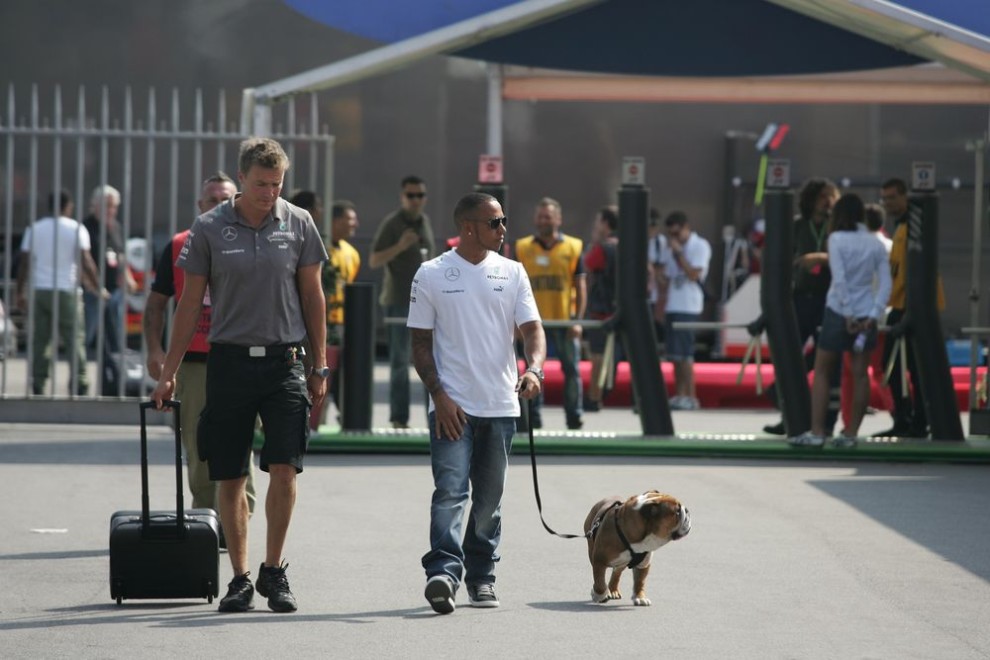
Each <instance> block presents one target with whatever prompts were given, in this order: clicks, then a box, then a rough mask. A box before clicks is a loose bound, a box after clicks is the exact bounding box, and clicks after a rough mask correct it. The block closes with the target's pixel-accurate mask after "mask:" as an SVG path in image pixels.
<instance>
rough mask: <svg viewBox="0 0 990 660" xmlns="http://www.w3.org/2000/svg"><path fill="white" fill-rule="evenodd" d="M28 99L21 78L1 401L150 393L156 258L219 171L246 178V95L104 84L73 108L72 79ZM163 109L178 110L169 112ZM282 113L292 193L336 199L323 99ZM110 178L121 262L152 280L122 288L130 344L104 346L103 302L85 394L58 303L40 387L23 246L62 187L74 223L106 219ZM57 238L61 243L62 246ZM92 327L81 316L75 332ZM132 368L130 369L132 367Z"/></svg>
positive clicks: (6, 198) (11, 92)
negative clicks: (99, 197)
mask: <svg viewBox="0 0 990 660" xmlns="http://www.w3.org/2000/svg"><path fill="white" fill-rule="evenodd" d="M27 96H28V99H27V102H26V104H24V106H19V105H18V103H17V97H16V94H15V89H14V86H13V85H11V86H10V87H9V88H8V92H7V103H6V110H5V111H0V145H2V149H0V154H2V155H0V158H2V160H0V213H2V234H0V238H2V243H0V260H2V262H0V277H2V278H3V280H2V287H0V294H2V305H3V306H2V307H0V337H2V339H0V356H2V357H3V361H2V362H0V398H2V399H38V398H42V399H44V398H47V399H53V400H54V399H63V398H69V399H91V398H98V397H103V398H106V396H109V397H111V398H116V399H125V398H128V397H132V396H140V395H143V394H144V392H145V391H146V390H147V388H148V386H149V384H150V383H149V379H147V378H146V377H145V373H144V372H145V369H144V365H145V363H146V358H147V355H146V346H145V344H144V341H143V340H142V337H141V323H140V315H141V311H142V309H143V301H144V299H145V297H146V296H147V293H148V292H149V290H150V286H151V283H152V281H153V278H154V272H153V271H154V268H155V265H156V261H157V258H158V256H159V255H160V254H161V250H162V248H163V247H164V245H165V243H166V242H167V241H169V240H170V239H171V237H172V236H173V235H174V234H175V233H176V232H177V231H181V230H184V229H186V228H188V227H189V226H190V225H191V224H192V221H193V220H194V219H195V217H196V215H197V214H198V211H197V210H196V200H197V198H198V195H199V192H200V189H201V186H202V182H203V180H204V179H205V178H207V177H208V176H210V175H212V174H213V173H215V172H217V171H218V170H224V171H227V172H228V173H229V174H230V175H231V176H232V177H233V178H235V179H236V176H235V175H236V168H237V153H238V147H239V144H240V142H241V141H242V140H244V139H245V138H247V137H250V136H249V135H248V134H246V132H245V131H244V130H242V128H241V127H240V125H241V124H243V125H247V124H245V123H244V122H243V120H242V112H241V111H240V109H239V108H237V107H236V104H238V103H240V100H241V97H240V95H239V94H234V95H230V97H229V98H228V95H227V94H225V92H224V91H223V90H219V91H218V92H216V94H215V96H214V97H212V98H207V97H206V96H205V95H204V93H203V91H202V90H199V89H197V90H194V91H193V93H192V94H191V96H192V99H191V100H188V101H186V102H183V99H181V98H180V93H179V91H178V90H172V92H171V93H170V94H169V95H168V99H167V101H166V102H165V103H162V101H161V99H160V98H159V95H158V94H157V93H156V91H155V90H154V89H149V90H148V92H147V95H146V97H143V98H141V99H136V98H135V96H134V95H133V94H132V92H131V89H130V88H127V89H124V90H121V91H119V92H117V93H115V94H112V93H111V91H110V90H109V89H108V88H106V87H103V88H102V89H101V90H100V93H99V95H98V98H96V99H93V98H90V97H88V95H87V92H86V89H85V88H82V87H80V88H79V90H78V94H77V97H76V101H75V104H74V106H75V107H74V108H71V109H70V108H69V107H68V106H69V105H70V104H69V103H66V102H65V101H64V100H63V94H62V90H61V88H60V87H54V88H53V89H52V90H51V91H50V92H47V93H42V92H39V89H38V87H37V86H32V88H31V89H30V93H29V94H28V95H27ZM162 105H164V106H166V108H165V111H164V112H162V108H161V107H160V106H162ZM280 110H281V111H283V112H284V116H280V117H277V118H276V121H275V123H274V124H273V126H274V127H275V131H274V132H273V133H272V134H271V135H270V136H269V137H272V138H275V139H277V140H279V141H280V142H281V143H282V145H283V147H284V148H285V150H286V153H287V154H288V156H289V159H290V161H291V163H292V166H291V167H290V169H289V171H288V172H287V173H286V178H285V182H284V188H283V189H284V190H285V192H286V194H288V193H289V192H290V191H292V190H293V189H295V188H296V186H299V187H304V188H308V189H310V190H314V191H316V192H318V193H319V194H320V195H321V196H322V197H323V198H324V199H326V200H332V199H333V160H334V153H333V149H334V138H333V136H332V135H330V134H329V133H328V132H327V128H326V127H325V126H323V127H321V126H320V122H319V116H318V104H317V99H316V96H315V95H310V96H309V97H298V98H294V99H291V100H290V101H289V102H288V103H286V104H283V105H282V106H281V107H280ZM115 113H116V114H115ZM139 113H141V114H140V116H139ZM208 113H209V115H208ZM208 116H209V117H213V119H208V118H207V117H208ZM231 118H233V119H231ZM228 168H229V169H228ZM105 185H111V186H113V187H115V188H117V189H118V190H119V192H120V195H121V201H120V207H119V212H118V215H117V218H118V222H119V227H120V231H121V235H122V238H123V239H124V241H125V244H126V247H127V249H125V250H124V251H123V254H121V255H119V262H120V263H119V267H120V268H121V269H125V268H126V269H130V271H131V273H132V274H133V275H134V276H135V280H136V281H137V282H138V283H139V284H140V286H139V288H138V290H136V291H134V292H129V291H127V287H126V286H125V287H122V289H123V292H122V296H121V298H122V301H121V303H122V304H121V305H120V306H119V315H118V316H117V319H116V320H117V321H118V322H117V323H116V324H115V325H116V326H117V328H118V335H117V337H116V340H117V341H116V342H115V343H116V344H117V346H120V347H122V348H121V351H120V352H119V353H108V352H107V351H105V350H104V347H105V343H106V340H107V337H106V336H105V330H106V325H105V310H106V302H105V301H104V300H103V299H99V300H98V312H97V314H96V318H97V320H98V330H97V333H96V341H97V346H96V348H95V351H94V352H93V356H92V358H93V359H92V360H91V361H89V362H87V364H86V369H87V374H88V375H89V382H90V386H89V392H88V394H85V395H83V394H80V393H78V392H77V391H76V389H75V388H72V387H69V385H71V384H72V383H75V382H77V381H76V376H77V374H76V373H75V370H76V367H75V364H76V362H75V357H76V346H75V342H72V343H70V344H69V345H63V346H59V343H58V336H59V333H58V332H57V328H58V324H59V322H60V319H59V318H58V315H59V310H58V305H54V311H53V315H52V318H51V326H52V327H51V329H52V332H51V337H52V339H51V343H50V345H49V349H50V353H51V358H52V363H53V364H52V369H51V372H50V375H49V377H48V379H47V381H46V383H45V387H44V390H43V392H42V393H41V394H35V393H33V389H34V388H33V387H32V382H31V381H32V376H31V374H32V364H33V357H32V354H33V352H34V351H33V350H32V349H33V348H34V346H33V345H32V342H33V334H34V333H33V330H34V325H35V322H36V316H37V313H36V310H37V309H38V307H39V300H40V298H39V294H38V290H37V289H36V287H35V286H34V284H35V283H34V281H33V278H32V281H31V282H30V283H29V285H28V287H27V289H26V302H27V304H26V309H19V308H18V305H17V300H16V299H15V298H16V296H15V293H16V288H15V287H16V278H17V268H18V267H19V265H20V261H21V259H31V252H30V251H28V252H22V251H21V250H22V245H21V242H22V236H23V234H24V231H25V230H26V229H27V228H28V227H29V226H30V225H31V224H32V223H33V222H34V221H35V220H37V219H39V218H42V217H45V216H50V215H54V216H55V217H57V216H58V212H57V211H58V209H57V208H56V209H55V213H54V214H53V213H51V212H50V211H49V196H50V195H51V194H53V193H54V196H55V198H56V199H57V198H58V194H57V193H58V191H60V190H66V191H67V192H69V194H70V195H71V196H72V198H73V199H74V202H75V213H74V219H75V220H76V221H78V222H79V223H80V224H81V223H82V221H83V218H84V217H85V216H86V215H87V214H88V212H89V211H103V213H100V214H99V217H105V215H106V214H105V211H106V206H105V202H104V203H103V205H102V208H99V209H91V208H89V207H88V201H89V199H90V191H92V190H94V189H95V188H96V187H98V186H105ZM55 206H56V207H57V206H58V204H57V203H56V205H55ZM330 206H331V205H330V204H329V203H328V204H325V205H324V217H322V218H316V219H315V220H316V221H317V224H318V225H320V226H321V228H322V230H323V234H324V236H329V227H330V215H329V214H330ZM106 231H107V226H106V223H104V222H101V223H100V236H99V238H98V237H96V236H94V237H92V238H93V240H94V241H95V242H98V243H99V244H101V245H104V246H106V245H107V242H106ZM53 236H54V232H53ZM56 246H57V242H54V241H53V248H55V249H56V250H57V247H56ZM63 249H64V248H63ZM74 252H75V255H76V256H75V260H73V259H72V258H71V257H72V255H68V254H61V255H59V254H57V252H56V257H57V258H56V260H55V269H56V275H57V273H58V272H59V270H60V269H63V268H66V269H72V268H76V269H78V267H79V263H78V261H79V256H78V252H79V250H78V249H76V250H75V251H74ZM104 256H105V255H100V258H97V259H95V261H96V265H97V267H98V268H99V280H100V282H101V283H102V282H103V281H104V278H105V270H106V264H107V259H106V258H104ZM28 263H29V264H30V262H28ZM29 271H30V268H29ZM77 291H78V292H79V293H81V290H80V289H78V288H77ZM42 302H43V301H42ZM82 323H84V321H83V319H82V318H79V317H78V315H76V318H74V319H73V324H75V325H74V328H75V329H78V327H79V325H78V324H82ZM73 336H75V334H73ZM59 357H62V358H64V359H63V360H61V361H60V360H59ZM65 359H67V363H68V364H65ZM108 361H113V363H114V365H116V366H118V367H119V369H118V372H119V373H120V377H119V378H116V379H115V381H116V391H111V392H104V389H105V388H104V387H103V385H104V379H105V378H106V374H107V370H106V368H107V367H108V366H113V365H108ZM127 365H130V369H129V370H130V374H129V375H127V374H125V372H126V370H127ZM129 380H130V381H135V380H136V381H137V382H138V384H139V385H138V390H137V391H134V389H133V388H129V387H128V385H127V382H128V381H129ZM104 395H106V396H104ZM8 408H9V407H8Z"/></svg>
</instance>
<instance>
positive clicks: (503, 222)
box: [475, 215, 509, 230]
mask: <svg viewBox="0 0 990 660" xmlns="http://www.w3.org/2000/svg"><path fill="white" fill-rule="evenodd" d="M475 222H484V223H487V224H488V228H489V229H491V230H495V229H498V228H499V226H502V227H506V226H507V224H508V222H509V219H508V218H507V217H505V216H504V215H503V216H502V217H500V218H488V219H487V220H475Z"/></svg>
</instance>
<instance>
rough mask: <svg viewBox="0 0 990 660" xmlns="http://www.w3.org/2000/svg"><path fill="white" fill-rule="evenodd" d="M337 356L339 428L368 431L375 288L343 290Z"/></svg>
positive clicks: (356, 285)
mask: <svg viewBox="0 0 990 660" xmlns="http://www.w3.org/2000/svg"><path fill="white" fill-rule="evenodd" d="M341 353H342V354H341V356H340V365H341V368H342V369H343V371H342V372H341V374H340V388H341V390H340V394H341V397H340V405H341V408H342V410H341V411H340V413H341V427H342V428H343V430H345V431H365V430H368V429H370V428H371V406H372V402H373V401H374V395H375V379H374V373H375V285H374V284H373V283H371V282H354V283H353V284H348V285H347V286H346V287H344V346H343V351H342V352H341Z"/></svg>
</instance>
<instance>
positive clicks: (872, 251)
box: [791, 194, 891, 447]
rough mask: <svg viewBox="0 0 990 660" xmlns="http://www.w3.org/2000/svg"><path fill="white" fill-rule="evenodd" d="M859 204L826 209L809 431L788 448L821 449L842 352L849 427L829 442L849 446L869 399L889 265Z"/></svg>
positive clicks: (847, 201)
mask: <svg viewBox="0 0 990 660" xmlns="http://www.w3.org/2000/svg"><path fill="white" fill-rule="evenodd" d="M863 221H864V205H863V200H862V199H860V198H859V196H858V195H853V194H847V195H843V196H842V197H841V198H840V199H839V201H838V202H836V204H835V206H834V207H833V208H832V232H831V234H829V237H828V263H829V266H830V268H831V270H832V284H831V285H830V286H829V289H828V294H827V296H826V298H825V317H824V319H823V320H822V328H821V333H820V334H819V337H818V349H817V351H816V352H815V383H814V385H813V386H812V388H811V431H808V432H806V433H803V434H801V435H800V436H798V437H796V438H794V439H793V440H792V441H791V444H795V445H810V446H815V447H820V446H822V445H823V444H825V432H824V429H825V411H826V408H827V407H828V392H829V387H830V383H829V378H828V376H829V374H830V373H832V371H833V369H834V367H835V363H836V360H839V359H841V358H842V353H843V352H844V351H851V352H852V372H853V383H854V387H853V408H852V418H851V419H850V423H849V426H848V427H847V428H846V429H845V430H844V431H843V433H842V434H841V435H839V436H836V438H835V440H834V441H833V442H834V444H835V445H836V446H837V447H842V446H846V447H848V446H855V444H856V434H857V433H858V432H859V426H860V423H862V421H863V415H864V414H865V413H866V406H867V403H868V402H869V397H870V380H869V375H868V374H867V367H868V366H869V364H870V354H871V353H872V352H873V348H874V347H875V346H876V343H877V324H878V322H879V320H880V319H881V318H882V317H883V313H884V307H885V306H886V304H887V298H889V297H890V286H891V280H890V266H889V262H888V259H887V250H886V249H885V248H884V246H883V243H881V242H880V240H879V239H878V238H877V237H876V236H875V235H873V234H872V233H871V232H870V231H869V230H868V229H867V228H866V226H865V225H864V224H863Z"/></svg>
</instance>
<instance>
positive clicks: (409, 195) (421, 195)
mask: <svg viewBox="0 0 990 660" xmlns="http://www.w3.org/2000/svg"><path fill="white" fill-rule="evenodd" d="M424 197H426V193H412V192H410V193H406V198H408V199H423V198H424Z"/></svg>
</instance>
